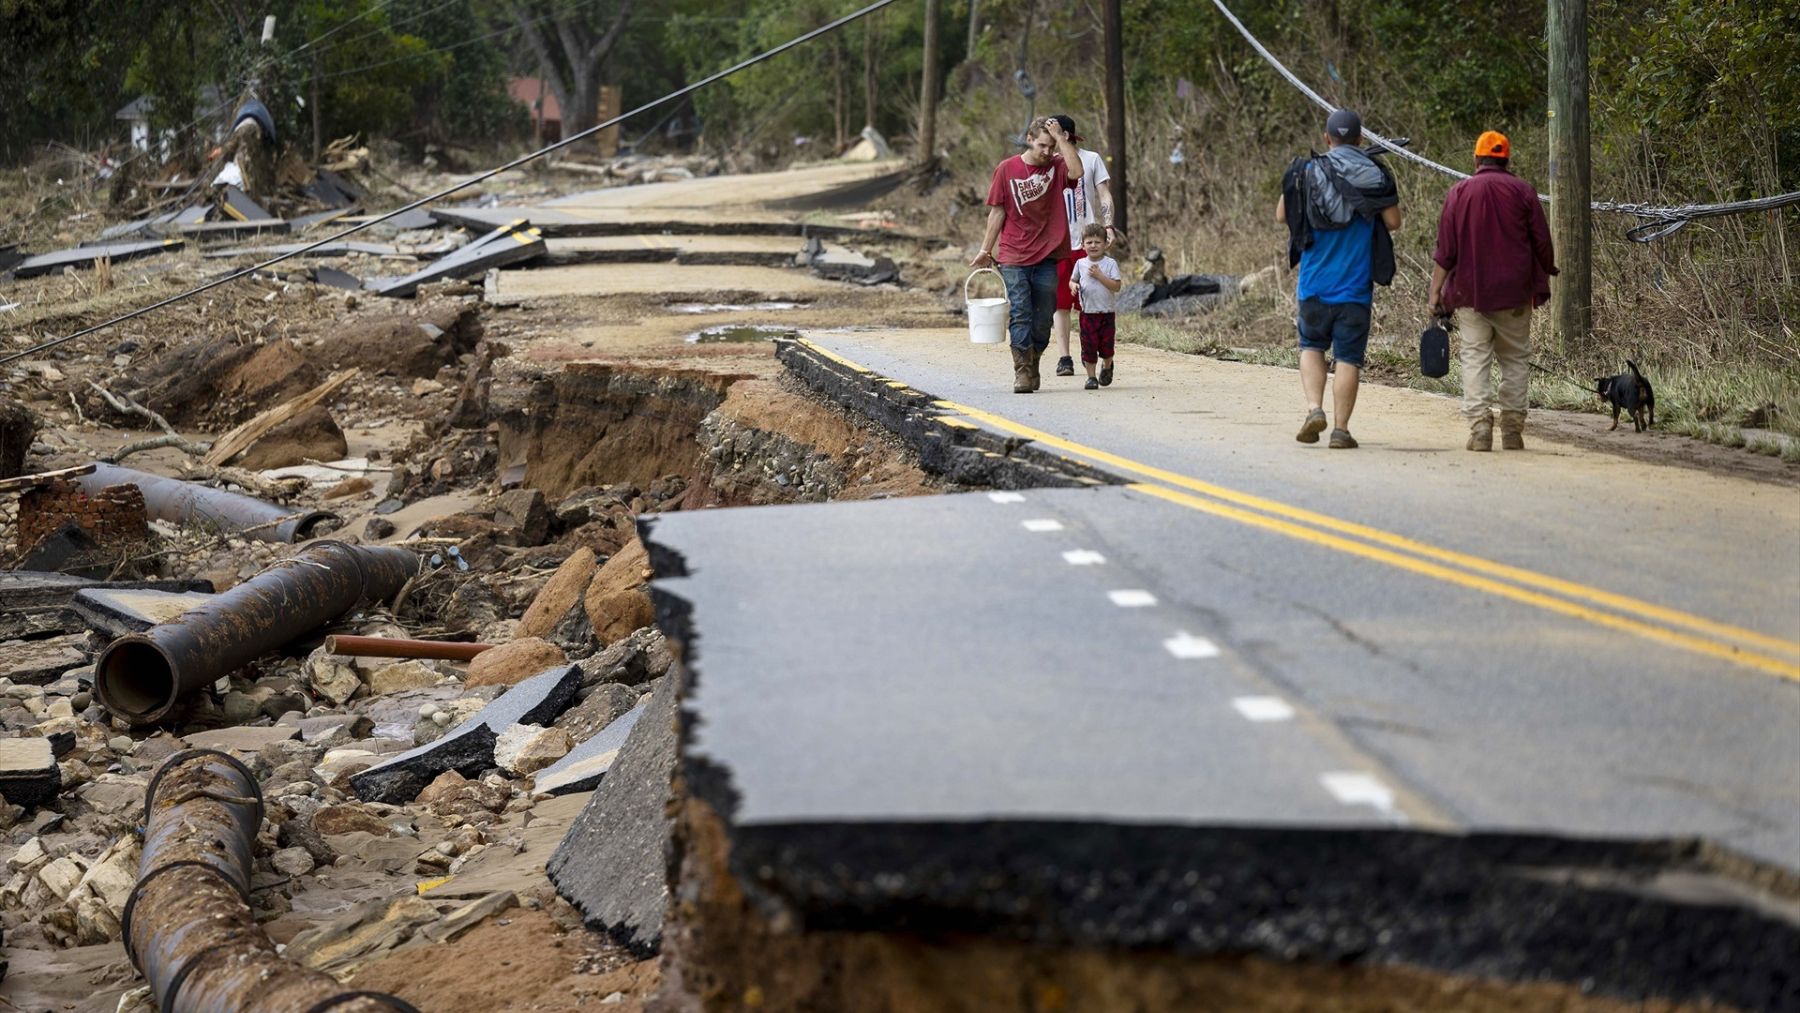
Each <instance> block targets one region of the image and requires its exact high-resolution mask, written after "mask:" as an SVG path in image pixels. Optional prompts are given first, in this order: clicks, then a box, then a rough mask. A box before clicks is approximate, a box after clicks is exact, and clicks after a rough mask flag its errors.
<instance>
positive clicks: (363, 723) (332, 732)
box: [285, 714, 375, 747]
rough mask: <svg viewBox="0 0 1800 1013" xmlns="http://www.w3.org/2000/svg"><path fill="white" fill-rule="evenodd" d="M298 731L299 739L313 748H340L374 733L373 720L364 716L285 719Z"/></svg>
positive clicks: (325, 715)
mask: <svg viewBox="0 0 1800 1013" xmlns="http://www.w3.org/2000/svg"><path fill="white" fill-rule="evenodd" d="M285 723H286V724H291V725H293V726H294V727H296V728H298V729H300V739H301V741H303V742H306V743H309V744H311V745H315V746H326V747H331V746H341V745H345V744H347V743H350V742H354V741H356V740H357V739H365V738H368V737H369V736H370V735H371V734H373V733H374V731H375V719H373V718H371V717H369V716H368V715H366V714H321V715H320V716H318V717H316V718H300V719H299V720H297V721H296V720H293V719H287V720H286V721H285Z"/></svg>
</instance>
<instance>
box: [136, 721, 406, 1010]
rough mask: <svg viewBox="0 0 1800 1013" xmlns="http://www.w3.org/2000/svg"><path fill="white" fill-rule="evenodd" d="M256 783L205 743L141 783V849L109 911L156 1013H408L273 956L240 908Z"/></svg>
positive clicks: (386, 998) (393, 1001) (244, 902)
mask: <svg viewBox="0 0 1800 1013" xmlns="http://www.w3.org/2000/svg"><path fill="white" fill-rule="evenodd" d="M262 817H263V801H262V790H261V788H260V786H259V785H258V784H257V783H256V778H255V776H254V775H252V774H251V773H250V770H249V768H247V767H245V766H244V765H243V764H242V763H240V762H238V760H237V759H235V758H234V757H232V756H230V755H228V754H226V753H221V752H219V751H217V750H213V749H188V750H184V751H182V752H179V753H176V754H175V755H173V756H171V757H169V758H168V759H167V760H165V761H164V762H163V765H162V766H161V767H159V768H157V771H156V774H155V775H154V776H152V777H151V779H150V786H149V788H148V789H147V790H146V791H145V793H144V852H143V856H142V857H141V858H140V859H139V860H138V879H137V885H136V886H134V887H133V888H132V890H131V896H130V897H129V898H128V899H127V900H126V902H125V910H124V913H123V915H122V917H121V918H120V923H121V925H122V926H123V929H124V944H125V952H126V954H127V955H129V956H130V957H131V962H132V966H134V967H136V968H137V969H138V972H139V973H140V974H142V975H143V976H144V980H145V981H147V982H149V984H150V990H151V991H152V992H153V993H154V994H155V996H156V1002H157V1008H158V1009H161V1010H162V1011H163V1013H239V1011H243V1010H256V1011H258V1013H309V1011H322V1010H333V1011H337V1013H383V1011H386V1013H418V1011H417V1010H415V1009H414V1008H413V1007H412V1006H411V1005H410V1004H408V1003H406V1002H405V1001H403V1000H401V999H397V998H395V997H393V996H391V995H385V994H382V993H379V992H365V991H360V990H354V989H346V988H345V987H344V986H343V985H342V984H341V983H340V982H338V981H337V979H335V978H333V977H331V976H330V975H328V974H323V973H321V972H319V971H314V970H311V969H309V968H306V967H302V966H300V965H299V964H295V963H292V962H290V961H287V960H283V959H282V958H281V955H280V954H279V953H277V952H276V950H275V944H274V943H272V942H270V941H269V937H268V936H267V935H264V934H263V931H262V928H261V927H260V926H259V925H257V924H256V918H255V916H254V915H253V914H252V913H251V910H250V872H251V861H252V857H253V853H254V849H255V846H256V843H255V842H256V832H257V829H258V827H260V826H261V825H262Z"/></svg>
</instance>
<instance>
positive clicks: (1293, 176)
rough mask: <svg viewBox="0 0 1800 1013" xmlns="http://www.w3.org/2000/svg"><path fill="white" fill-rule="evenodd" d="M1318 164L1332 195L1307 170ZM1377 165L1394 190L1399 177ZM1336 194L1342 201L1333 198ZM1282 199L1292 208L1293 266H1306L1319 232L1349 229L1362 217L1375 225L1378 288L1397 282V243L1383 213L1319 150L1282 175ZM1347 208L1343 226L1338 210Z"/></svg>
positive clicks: (1373, 268)
mask: <svg viewBox="0 0 1800 1013" xmlns="http://www.w3.org/2000/svg"><path fill="white" fill-rule="evenodd" d="M1314 165H1317V166H1318V167H1319V170H1320V171H1319V172H1318V174H1317V175H1318V176H1320V177H1321V178H1323V179H1324V181H1325V183H1324V184H1323V185H1324V187H1328V188H1330V192H1329V193H1327V192H1325V191H1324V190H1322V189H1321V187H1320V186H1319V185H1318V184H1317V181H1316V180H1314V178H1313V176H1314V174H1313V173H1311V172H1308V171H1307V169H1308V168H1309V167H1311V166H1314ZM1375 165H1376V166H1377V167H1378V168H1379V169H1380V170H1381V172H1382V175H1383V177H1385V178H1386V180H1387V181H1388V185H1389V186H1390V187H1391V186H1392V185H1393V174H1392V173H1390V172H1389V171H1388V168H1387V166H1386V165H1384V164H1382V163H1381V162H1380V161H1376V163H1375ZM1333 195H1335V196H1336V198H1337V200H1335V201H1333V200H1332V199H1331V197H1332V196H1333ZM1281 197H1282V201H1283V202H1284V203H1283V206H1284V207H1285V208H1286V209H1287V223H1288V266H1289V267H1293V266H1294V265H1296V264H1298V263H1300V254H1301V253H1302V252H1304V251H1306V250H1310V249H1312V245H1313V236H1312V234H1313V233H1314V232H1332V231H1335V230H1337V229H1343V228H1348V227H1349V225H1350V222H1351V221H1352V220H1354V219H1355V218H1357V217H1361V218H1363V219H1365V220H1367V221H1368V222H1369V223H1370V224H1372V225H1373V226H1374V235H1373V236H1372V237H1371V241H1370V244H1369V258H1370V261H1371V263H1370V269H1369V273H1370V277H1371V278H1372V279H1373V280H1374V282H1375V284H1377V285H1391V284H1393V283H1394V266H1395V265H1394V238H1393V236H1391V235H1389V234H1388V230H1387V223H1386V222H1385V221H1383V220H1382V217H1381V209H1380V208H1377V207H1376V206H1375V205H1374V203H1373V202H1372V201H1370V200H1369V198H1368V196H1367V195H1366V194H1364V193H1363V192H1362V191H1361V190H1360V189H1358V188H1356V187H1354V186H1351V185H1350V184H1349V182H1348V181H1346V180H1345V179H1344V177H1343V175H1342V174H1341V173H1339V172H1338V171H1337V168H1336V167H1335V166H1334V165H1332V163H1331V159H1330V158H1327V157H1326V156H1324V155H1321V154H1319V153H1318V152H1316V151H1313V152H1309V153H1308V154H1307V155H1306V156H1304V157H1300V158H1296V159H1294V160H1293V161H1292V162H1290V163H1288V167H1287V171H1286V172H1284V173H1282V176H1281ZM1296 208H1299V209H1303V211H1304V213H1302V214H1296V213H1295V209H1296ZM1343 209H1347V210H1348V211H1349V215H1348V216H1346V217H1344V220H1343V221H1337V220H1336V218H1337V215H1335V214H1334V213H1333V211H1334V210H1339V213H1341V210H1343Z"/></svg>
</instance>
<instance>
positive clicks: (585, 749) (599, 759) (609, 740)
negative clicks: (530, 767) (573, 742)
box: [531, 702, 650, 795]
mask: <svg viewBox="0 0 1800 1013" xmlns="http://www.w3.org/2000/svg"><path fill="white" fill-rule="evenodd" d="M649 706H650V705H649V703H648V702H645V703H641V704H638V705H637V706H636V707H633V708H632V709H630V710H628V711H626V712H625V713H624V714H621V715H619V716H618V717H617V718H615V719H614V720H613V721H612V723H611V724H609V725H607V726H606V727H605V728H602V729H600V731H598V732H596V733H594V735H593V736H592V737H591V738H589V739H588V740H587V741H586V742H583V743H581V744H580V745H578V746H576V747H575V748H574V749H572V750H570V751H569V755H567V756H565V757H563V758H562V759H560V760H558V761H556V762H555V763H553V764H551V765H550V766H548V767H545V768H544V769H543V770H540V771H538V772H537V777H536V779H535V780H534V781H532V784H531V790H532V791H533V792H534V793H535V794H539V795H567V794H569V793H571V792H577V791H592V790H593V789H594V788H595V787H596V786H597V785H599V784H600V779H601V778H603V777H605V776H606V772H607V771H609V770H611V769H612V766H613V764H614V763H615V762H617V760H618V757H619V752H620V750H621V749H622V748H623V747H624V745H625V740H626V738H628V737H629V736H630V735H631V730H632V729H633V728H635V727H637V723H638V719H639V718H641V717H643V716H644V711H645V710H647V709H648V708H649Z"/></svg>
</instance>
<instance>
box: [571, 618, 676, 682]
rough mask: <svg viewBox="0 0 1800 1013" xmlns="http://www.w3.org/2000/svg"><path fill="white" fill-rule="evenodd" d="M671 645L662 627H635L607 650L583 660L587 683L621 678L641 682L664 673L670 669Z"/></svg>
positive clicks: (582, 671)
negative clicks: (664, 637) (665, 638)
mask: <svg viewBox="0 0 1800 1013" xmlns="http://www.w3.org/2000/svg"><path fill="white" fill-rule="evenodd" d="M670 660H671V659H670V656H669V645H668V643H667V641H665V640H664V639H663V635H662V631H661V630H658V629H657V628H656V627H654V626H647V627H643V628H641V629H637V630H633V631H632V632H631V634H630V635H628V636H626V637H625V638H624V639H622V640H617V641H615V642H613V644H612V645H611V646H609V647H607V648H606V650H604V651H601V652H600V653H598V654H596V655H593V656H592V657H590V658H587V659H586V660H584V661H582V663H581V675H582V679H581V681H582V683H583V684H584V685H593V684H594V683H603V682H620V683H624V684H625V685H627V686H637V685H641V684H643V683H646V682H649V681H650V680H651V679H655V678H657V677H659V676H661V675H662V674H663V673H664V672H667V671H668V670H669V664H670Z"/></svg>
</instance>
